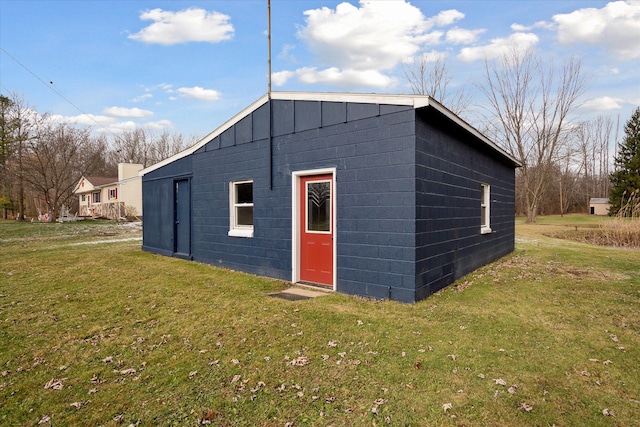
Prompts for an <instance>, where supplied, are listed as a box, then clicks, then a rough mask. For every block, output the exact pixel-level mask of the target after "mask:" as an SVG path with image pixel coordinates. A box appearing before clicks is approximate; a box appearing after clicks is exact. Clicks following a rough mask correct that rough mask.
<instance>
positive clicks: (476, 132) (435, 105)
mask: <svg viewBox="0 0 640 427" xmlns="http://www.w3.org/2000/svg"><path fill="white" fill-rule="evenodd" d="M429 105H430V106H431V107H433V108H435V109H436V110H438V111H439V112H441V113H442V114H444V115H445V116H447V118H449V119H450V120H452V121H453V122H454V123H456V124H457V125H458V126H460V127H462V128H463V129H464V130H466V131H467V132H469V133H470V134H472V135H474V136H475V137H476V138H478V139H480V140H481V141H482V142H484V143H485V144H487V145H488V146H489V147H491V148H493V149H494V150H496V151H497V152H499V153H500V154H502V155H503V156H505V157H506V158H508V159H509V160H511V161H512V162H513V163H515V164H516V165H517V166H518V167H522V163H520V162H519V161H518V160H516V159H515V158H514V157H513V156H512V155H511V154H509V153H507V152H506V151H505V150H503V149H502V148H500V147H499V146H497V145H496V144H495V143H494V142H493V141H491V140H490V139H489V138H487V137H486V136H484V135H483V134H482V133H480V131H479V130H478V129H476V128H474V127H473V126H471V125H470V124H469V123H467V122H465V121H464V120H462V119H461V118H460V117H458V116H457V115H456V114H454V113H453V112H452V111H451V110H449V109H448V108H447V107H445V106H444V105H442V104H440V103H439V102H438V101H436V100H435V99H431V98H430V100H429Z"/></svg>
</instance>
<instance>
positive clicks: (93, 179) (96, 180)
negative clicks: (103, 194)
mask: <svg viewBox="0 0 640 427" xmlns="http://www.w3.org/2000/svg"><path fill="white" fill-rule="evenodd" d="M84 179H86V180H87V181H89V182H90V183H91V184H93V186H94V187H102V186H103V185H109V184H115V183H116V182H118V178H113V177H106V176H86V177H84Z"/></svg>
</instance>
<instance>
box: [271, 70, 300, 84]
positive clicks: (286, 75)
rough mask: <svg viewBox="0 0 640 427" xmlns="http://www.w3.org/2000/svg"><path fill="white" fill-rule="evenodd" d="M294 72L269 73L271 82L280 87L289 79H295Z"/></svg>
mask: <svg viewBox="0 0 640 427" xmlns="http://www.w3.org/2000/svg"><path fill="white" fill-rule="evenodd" d="M295 75H296V72H295V71H287V70H285V71H278V72H276V73H271V82H272V83H273V84H274V85H276V86H282V85H284V84H285V83H286V82H288V81H289V80H290V79H291V78H293V77H295Z"/></svg>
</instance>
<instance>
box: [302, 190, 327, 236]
mask: <svg viewBox="0 0 640 427" xmlns="http://www.w3.org/2000/svg"><path fill="white" fill-rule="evenodd" d="M307 230H309V231H331V183H330V182H310V183H309V184H307Z"/></svg>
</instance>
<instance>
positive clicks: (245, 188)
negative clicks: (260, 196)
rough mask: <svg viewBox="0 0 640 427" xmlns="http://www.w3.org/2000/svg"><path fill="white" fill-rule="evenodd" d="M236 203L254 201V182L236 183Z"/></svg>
mask: <svg viewBox="0 0 640 427" xmlns="http://www.w3.org/2000/svg"><path fill="white" fill-rule="evenodd" d="M236 203H253V182H243V183H242V184H236Z"/></svg>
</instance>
